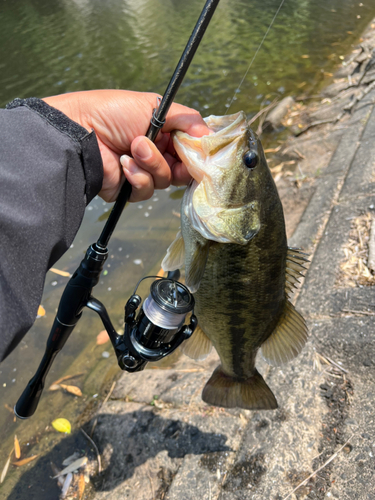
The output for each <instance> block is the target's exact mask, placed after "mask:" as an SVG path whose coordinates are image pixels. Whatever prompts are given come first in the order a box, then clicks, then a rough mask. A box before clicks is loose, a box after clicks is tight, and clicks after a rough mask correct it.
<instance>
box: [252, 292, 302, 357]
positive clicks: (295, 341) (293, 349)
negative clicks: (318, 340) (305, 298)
mask: <svg viewBox="0 0 375 500" xmlns="http://www.w3.org/2000/svg"><path fill="white" fill-rule="evenodd" d="M307 335H308V331H307V326H306V323H305V320H304V319H303V317H302V316H301V315H300V313H299V312H298V311H296V310H295V308H294V306H293V304H291V303H290V302H289V300H287V301H286V303H285V307H284V311H283V313H282V315H281V318H280V320H279V322H278V323H277V325H276V328H275V330H274V331H273V332H272V334H271V336H270V337H268V339H267V340H266V341H265V342H263V344H262V348H261V351H262V356H263V357H264V359H265V360H266V361H267V363H269V364H270V365H274V366H277V365H280V364H283V363H286V362H287V361H290V360H292V359H293V358H295V357H296V356H297V355H298V354H299V353H300V352H301V351H302V348H303V346H304V345H305V343H306V341H307Z"/></svg>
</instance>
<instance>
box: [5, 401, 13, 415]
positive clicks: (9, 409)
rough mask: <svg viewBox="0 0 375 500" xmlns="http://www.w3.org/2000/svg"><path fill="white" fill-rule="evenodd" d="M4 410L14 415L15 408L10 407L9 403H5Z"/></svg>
mask: <svg viewBox="0 0 375 500" xmlns="http://www.w3.org/2000/svg"><path fill="white" fill-rule="evenodd" d="M4 408H5V409H6V410H8V411H9V412H10V413H13V414H14V410H13V408H12V407H11V406H9V405H8V403H5V405H4Z"/></svg>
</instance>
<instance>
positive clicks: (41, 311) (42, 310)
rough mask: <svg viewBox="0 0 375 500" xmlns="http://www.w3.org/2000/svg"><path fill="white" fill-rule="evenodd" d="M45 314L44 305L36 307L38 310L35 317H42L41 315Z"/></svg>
mask: <svg viewBox="0 0 375 500" xmlns="http://www.w3.org/2000/svg"><path fill="white" fill-rule="evenodd" d="M45 315H46V310H45V309H44V307H43V306H39V307H38V312H37V315H36V317H37V318H42V317H43V316H45Z"/></svg>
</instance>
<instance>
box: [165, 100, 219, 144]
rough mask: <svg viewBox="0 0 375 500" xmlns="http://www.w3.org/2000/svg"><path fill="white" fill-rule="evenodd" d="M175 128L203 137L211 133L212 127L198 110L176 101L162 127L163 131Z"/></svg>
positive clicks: (170, 130)
mask: <svg viewBox="0 0 375 500" xmlns="http://www.w3.org/2000/svg"><path fill="white" fill-rule="evenodd" d="M173 130H181V131H182V132H186V133H187V134H189V135H192V136H193V137H202V136H203V135H209V133H210V129H209V128H208V127H207V125H206V123H205V122H204V120H203V118H202V117H201V115H200V113H199V112H198V111H196V110H195V109H192V108H188V107H187V106H183V105H182V104H177V103H175V102H174V103H173V104H172V105H171V107H170V109H169V111H168V114H167V118H166V121H165V124H164V125H163V128H162V131H163V132H172V131H173Z"/></svg>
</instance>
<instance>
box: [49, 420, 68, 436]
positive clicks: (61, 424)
mask: <svg viewBox="0 0 375 500" xmlns="http://www.w3.org/2000/svg"><path fill="white" fill-rule="evenodd" d="M52 427H53V428H54V429H56V430H57V431H58V432H65V433H66V434H70V433H71V432H72V426H71V424H70V422H69V420H67V419H66V418H57V419H56V420H54V421H53V422H52Z"/></svg>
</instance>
